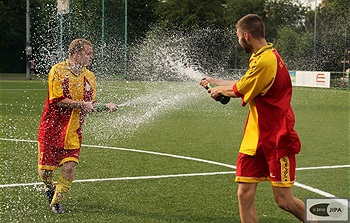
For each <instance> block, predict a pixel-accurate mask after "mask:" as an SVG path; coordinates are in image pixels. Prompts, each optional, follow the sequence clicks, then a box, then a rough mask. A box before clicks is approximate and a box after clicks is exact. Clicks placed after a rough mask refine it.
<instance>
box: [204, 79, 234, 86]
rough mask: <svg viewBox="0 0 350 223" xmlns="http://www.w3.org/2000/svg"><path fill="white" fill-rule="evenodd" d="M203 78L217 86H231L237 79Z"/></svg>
mask: <svg viewBox="0 0 350 223" xmlns="http://www.w3.org/2000/svg"><path fill="white" fill-rule="evenodd" d="M205 79H206V80H207V81H208V82H210V83H211V84H215V85H217V86H233V85H234V84H235V83H237V80H223V79H217V78H213V77H206V78H205Z"/></svg>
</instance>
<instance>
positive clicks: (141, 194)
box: [0, 80, 350, 223]
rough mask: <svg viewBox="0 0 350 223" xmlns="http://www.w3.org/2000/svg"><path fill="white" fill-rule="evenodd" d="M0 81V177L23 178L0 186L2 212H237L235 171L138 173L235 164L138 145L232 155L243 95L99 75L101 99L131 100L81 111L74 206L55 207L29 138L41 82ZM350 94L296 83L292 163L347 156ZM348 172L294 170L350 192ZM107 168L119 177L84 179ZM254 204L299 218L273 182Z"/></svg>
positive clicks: (97, 218)
mask: <svg viewBox="0 0 350 223" xmlns="http://www.w3.org/2000/svg"><path fill="white" fill-rule="evenodd" d="M0 87H1V88H0V89H1V90H0V98H1V99H0V105H1V116H0V118H1V126H0V132H1V138H2V140H0V146H1V148H0V151H1V153H0V165H1V179H0V184H1V185H7V184H23V183H27V184H29V185H26V186H14V187H5V186H1V187H0V197H1V200H0V201H1V209H0V213H1V215H0V221H1V222H56V221H57V222H58V221H59V222H220V223H221V222H239V213H238V204H237V197H236V196H237V195H236V190H237V184H236V183H234V174H232V173H231V174H220V175H205V176H182V177H180V176H174V177H171V178H170V177H165V178H150V179H141V178H137V177H140V176H165V175H178V174H193V173H209V172H230V171H234V169H232V168H229V167H227V166H222V165H216V164H213V163H205V162H199V161H195V160H189V159H183V158H175V157H170V156H165V155H159V154H158V155H156V154H149V153H144V152H140V151H150V152H159V153H163V154H172V155H179V156H185V157H191V158H198V159H203V160H209V161H215V162H218V163H222V164H228V165H235V161H236V157H237V152H238V148H239V145H240V142H241V136H242V133H243V126H244V123H245V118H246V115H247V109H248V108H242V107H241V105H240V104H241V102H240V100H239V99H234V100H232V101H231V102H230V103H229V104H227V105H225V106H223V105H221V104H220V103H216V102H214V101H212V100H211V99H210V97H209V95H208V94H207V93H206V92H205V90H203V89H201V88H200V87H199V86H198V84H197V83H177V82H160V83H146V82H122V81H118V82H112V81H110V82H108V81H103V82H99V89H100V90H99V91H98V99H99V100H100V101H101V102H109V101H114V102H116V103H118V104H119V103H123V102H127V101H134V102H135V104H132V105H129V106H125V107H121V108H120V109H119V110H118V111H117V112H115V113H98V114H91V115H89V116H88V117H87V120H86V125H85V126H84V137H83V144H84V146H83V148H82V152H81V159H80V164H79V166H78V168H77V172H76V180H80V181H82V182H75V183H74V184H73V187H72V190H71V191H70V192H69V194H68V195H67V197H66V198H65V200H64V205H65V207H66V208H67V209H68V210H69V211H70V212H69V213H67V214H63V215H55V214H52V213H51V212H50V210H49V208H48V204H47V201H46V200H45V198H44V195H43V186H42V185H41V184H39V185H38V184H35V183H38V182H40V180H39V178H38V176H37V170H36V168H37V163H36V162H37V145H36V143H35V140H36V137H37V128H38V125H39V119H40V116H41V112H42V108H43V104H44V100H45V96H46V94H47V92H46V82H44V81H33V80H32V81H9V80H8V81H6V80H3V81H0ZM138 98H139V99H138ZM349 99H350V92H349V91H344V90H335V89H313V88H295V89H294V97H293V101H292V103H293V107H294V111H295V115H296V120H297V121H296V130H297V131H298V134H299V135H300V138H301V140H302V150H301V153H300V154H299V155H298V156H297V166H298V167H315V166H334V165H348V164H350V160H349V157H350V156H349V152H350V151H349V146H350V144H349V128H350V123H349V111H350V104H349V103H350V102H349ZM4 139H21V140H22V141H11V140H10V141H7V140H4ZM96 146H102V147H103V146H105V147H106V146H108V147H111V148H98V147H96ZM116 148H126V149H135V150H138V151H139V152H137V151H130V150H118V149H116ZM349 176H350V172H349V168H340V169H321V170H320V169H319V170H300V171H298V172H297V181H298V182H299V183H302V184H305V185H308V186H311V187H314V188H317V189H320V190H323V191H325V192H328V193H331V194H334V195H336V196H338V197H350V192H349V189H350V188H349V182H350V179H349ZM127 177H129V179H126V178H127ZM132 177H134V178H132ZM105 178H118V179H119V180H109V181H95V182H86V181H84V180H88V179H96V180H98V179H105ZM123 178H124V179H123ZM294 194H295V196H297V197H299V198H301V199H303V200H305V199H307V198H310V197H318V198H320V197H322V196H321V195H319V194H315V193H313V192H311V191H308V190H305V189H302V188H299V187H294ZM256 205H257V210H258V213H259V217H260V222H263V223H264V222H265V223H280V222H292V223H293V222H298V221H297V220H296V219H294V217H292V216H291V215H290V214H288V213H285V212H283V211H282V210H280V209H278V208H277V206H276V204H275V202H274V199H273V196H272V191H271V186H270V184H269V183H261V184H260V185H259V187H258V193H257V196H256Z"/></svg>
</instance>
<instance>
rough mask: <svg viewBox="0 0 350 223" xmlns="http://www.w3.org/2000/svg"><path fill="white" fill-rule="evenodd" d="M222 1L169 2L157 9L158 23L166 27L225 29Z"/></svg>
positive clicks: (171, 0)
mask: <svg viewBox="0 0 350 223" xmlns="http://www.w3.org/2000/svg"><path fill="white" fill-rule="evenodd" d="M224 11H225V6H224V4H223V1H222V0H167V1H161V2H160V3H159V4H158V7H157V8H156V11H155V13H156V15H157V16H158V18H159V19H158V21H159V23H160V24H162V25H163V26H165V27H184V28H193V27H194V28H198V27H223V22H224V21H223V19H224V18H223V14H224Z"/></svg>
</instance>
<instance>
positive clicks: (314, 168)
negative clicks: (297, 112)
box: [0, 138, 350, 197]
mask: <svg viewBox="0 0 350 223" xmlns="http://www.w3.org/2000/svg"><path fill="white" fill-rule="evenodd" d="M0 140H2V141H14V142H30V143H36V142H37V141H35V140H25V139H6V138H0ZM82 146H85V147H92V148H100V149H112V150H121V151H128V152H137V153H146V154H152V155H159V156H167V157H173V158H178V159H186V160H192V161H198V162H204V163H209V164H214V165H218V166H225V167H228V168H231V169H236V166H233V165H229V164H225V163H220V162H215V161H210V160H204V159H198V158H193V157H187V156H179V155H173V154H168V153H160V152H153V151H146V150H137V149H127V148H118V147H110V146H98V145H84V144H83V145H82ZM338 168H350V165H336V166H318V167H299V168H296V170H298V171H299V170H319V169H338ZM234 173H236V171H229V172H209V173H192V174H173V175H157V176H137V177H120V178H102V179H86V180H74V182H79V183H83V182H100V181H118V180H139V179H160V178H174V177H192V176H210V175H224V174H234ZM40 184H42V183H41V182H36V183H20V184H4V185H0V188H6V187H19V186H33V185H40ZM294 185H295V186H297V187H300V188H303V189H306V190H308V191H311V192H313V193H316V194H319V195H321V196H324V197H336V196H335V195H333V194H330V193H328V192H325V191H322V190H319V189H317V188H314V187H310V186H307V185H305V184H301V183H298V182H295V183H294Z"/></svg>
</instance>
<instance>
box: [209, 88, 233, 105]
mask: <svg viewBox="0 0 350 223" xmlns="http://www.w3.org/2000/svg"><path fill="white" fill-rule="evenodd" d="M213 87H216V85H215V84H208V88H213ZM216 100H218V101H220V102H221V104H223V105H226V104H227V103H228V102H229V101H230V100H231V98H230V97H228V96H225V95H220V96H218V97H217V98H216Z"/></svg>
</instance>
